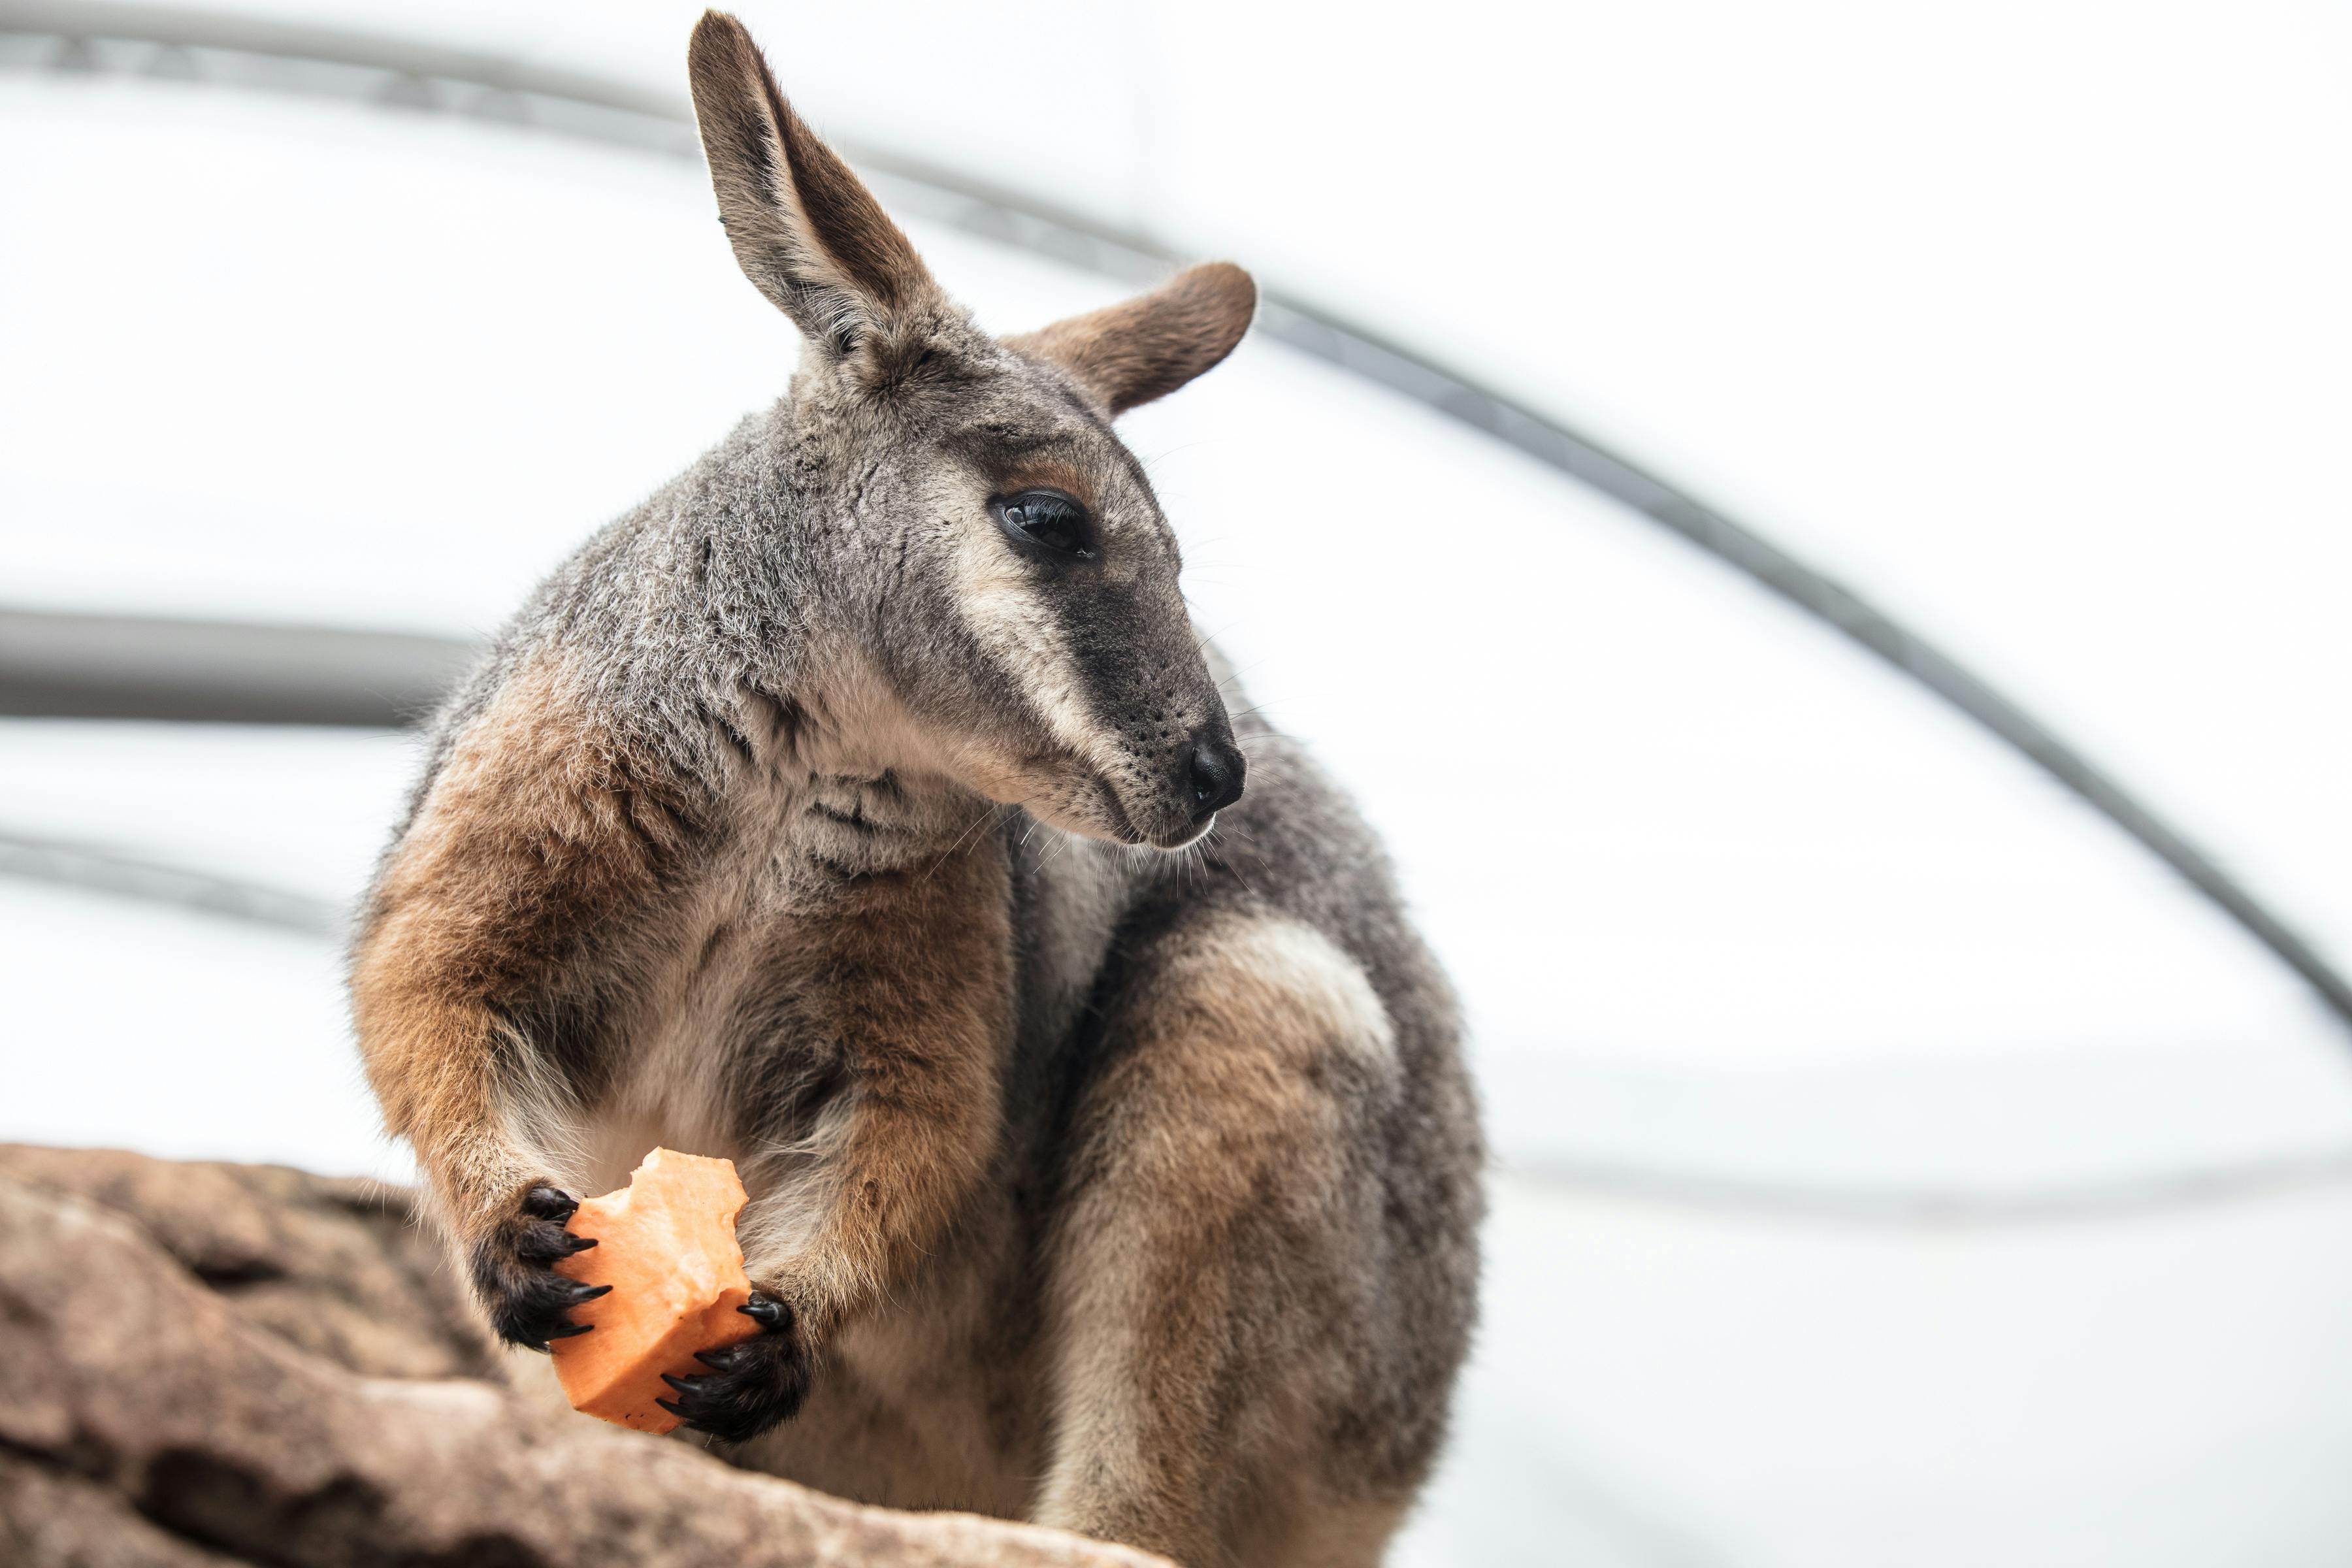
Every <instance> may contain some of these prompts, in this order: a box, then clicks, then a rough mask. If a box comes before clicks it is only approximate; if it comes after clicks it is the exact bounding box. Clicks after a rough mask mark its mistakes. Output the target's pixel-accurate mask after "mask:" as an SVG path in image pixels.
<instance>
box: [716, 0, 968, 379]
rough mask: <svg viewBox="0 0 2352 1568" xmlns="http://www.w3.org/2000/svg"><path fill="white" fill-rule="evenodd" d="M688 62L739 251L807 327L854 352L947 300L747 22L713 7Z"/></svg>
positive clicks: (812, 337) (833, 348) (827, 343)
mask: <svg viewBox="0 0 2352 1568" xmlns="http://www.w3.org/2000/svg"><path fill="white" fill-rule="evenodd" d="M687 70H688V76H689V77H690V78H691V79H692V81H693V84H694V117H695V120H696V121H697V122H698V124H699V125H700V127H701V131H702V152H703V156H704V157H705V158H707V159H708V160H709V163H710V183H711V184H712V186H713V187H714V188H716V190H717V191H718V193H719V222H721V223H723V224H724V225H726V226H727V238H728V241H729V243H730V244H731V245H733V246H734V247H735V259H736V260H737V261H738V262H739V263H740V264H741V266H742V268H743V272H744V276H746V277H748V278H750V279H751V281H752V282H753V283H754V284H755V285H757V286H758V288H759V290H760V292H761V293H762V294H765V295H766V296H767V297H768V298H769V299H771V300H774V301H775V303H776V306H777V308H778V309H780V310H782V311H783V312H784V314H786V315H787V316H790V317H791V318H792V319H793V325H795V326H797V327H798V328H800V330H801V331H802V334H803V336H805V337H806V338H808V340H809V341H810V342H814V343H817V344H820V345H822V346H823V347H824V348H825V349H827V350H829V351H830V352H832V353H835V354H846V353H850V352H851V351H853V350H855V349H856V347H857V346H858V345H859V343H860V342H863V341H865V340H866V338H867V337H869V336H874V335H880V336H884V337H887V336H891V335H894V334H895V332H896V331H897V329H898V328H899V327H900V326H903V325H905V324H906V323H907V322H908V320H909V319H910V318H912V317H914V316H916V315H917V314H919V311H920V310H921V308H922V307H923V306H924V305H926V304H929V303H930V302H932V301H933V300H936V299H937V298H938V294H939V286H938V285H937V284H935V283H934V282H932V280H931V275H930V273H929V270H928V269H926V268H924V266H923V260H922V258H921V257H919V256H917V255H916V254H915V247H914V246H913V245H911V244H909V243H908V239H907V237H906V236H905V235H904V234H901V233H900V232H899V231H898V225H896V224H894V223H892V222H891V221H890V219H889V216H887V214H885V213H884V212H883V210H882V206H881V204H880V203H878V202H877V201H876V200H875V199H874V196H873V193H871V192H869V191H868V190H866V187H865V185H864V184H861V183H859V181H858V178H857V176H856V175H855V174H851V173H850V172H849V166H848V165H847V164H845V163H843V162H842V161H841V160H840V159H839V158H837V157H835V156H834V154H833V150H832V149H831V148H829V147H827V146H826V145H825V144H824V142H820V141H818V140H817V138H816V133H815V132H813V131H811V130H810V129H809V128H808V127H807V126H806V125H805V124H803V122H802V121H801V117H800V116H799V115H797V114H794V113H793V108H792V105H791V104H789V103H786V102H785V101H784V95H783V94H782V92H781V91H780V90H778V89H777V87H776V79H775V77H774V76H773V75H772V73H771V72H770V71H769V69H768V62H767V60H766V59H765V58H762V57H761V54H760V47H759V46H758V45H757V44H754V43H753V42H752V41H751V34H750V33H748V32H746V31H744V29H743V24H742V23H740V22H739V21H737V20H736V19H735V18H734V17H732V16H729V15H727V13H725V12H723V11H706V12H704V13H703V16H702V20H701V21H700V22H698V23H697V24H695V28H694V42H693V43H692V44H691V45H689V46H688V49H687Z"/></svg>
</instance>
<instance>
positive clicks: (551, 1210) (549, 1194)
mask: <svg viewBox="0 0 2352 1568" xmlns="http://www.w3.org/2000/svg"><path fill="white" fill-rule="evenodd" d="M579 1206H580V1200H579V1199H578V1198H575V1197H573V1196H572V1194H570V1193H567V1192H565V1191H564V1190H563V1189H562V1188H561V1187H551V1186H548V1185H547V1184H544V1183H541V1184H540V1185H538V1186H535V1187H533V1188H531V1190H530V1191H529V1192H527V1193H525V1194H523V1195H522V1212H523V1213H525V1214H527V1215H530V1216H531V1217H532V1218H533V1219H570V1218H571V1217H572V1213H573V1211H574V1210H576V1209H578V1208H579Z"/></svg>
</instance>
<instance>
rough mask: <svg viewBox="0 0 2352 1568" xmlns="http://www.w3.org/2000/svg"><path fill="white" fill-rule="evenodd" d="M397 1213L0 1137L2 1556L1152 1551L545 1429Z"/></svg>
mask: <svg viewBox="0 0 2352 1568" xmlns="http://www.w3.org/2000/svg"><path fill="white" fill-rule="evenodd" d="M405 1208H406V1199H405V1198H404V1196H403V1195H402V1194H397V1193H394V1192H386V1191H383V1190H382V1189H373V1188H369V1187H365V1186H362V1185H361V1184H352V1183H339V1182H330V1181H325V1180H322V1179H320V1178H317V1177H311V1176H307V1175H304V1174H302V1173H299V1172H293V1171H283V1170H275V1169H268V1168H261V1167H244V1166H234V1165H197V1164H173V1163H166V1162H161V1161H152V1160H145V1159H142V1158H141V1157H139V1156H136V1155H125V1154H116V1153H86V1152H69V1151H58V1150H33V1149H24V1148H0V1562H5V1563H8V1564H11V1565H12V1568H15V1565H17V1564H22V1565H23V1568H69V1565H70V1568H115V1565H117V1564H125V1565H130V1568H149V1565H152V1568H223V1565H225V1564H229V1563H268V1564H272V1565H274V1568H346V1565H348V1568H394V1565H398V1568H428V1565H429V1568H573V1565H580V1568H586V1565H590V1564H613V1565H614V1568H620V1565H622V1564H627V1565H630V1568H671V1565H676V1568H686V1565H688V1564H698V1565H699V1564H724V1565H726V1568H766V1565H782V1564H831V1563H842V1564H847V1563H873V1564H894V1563H908V1564H942V1565H944V1564H948V1563H987V1564H1006V1565H1012V1564H1024V1565H1026V1564H1048V1563H1054V1564H1070V1565H1080V1564H1104V1565H1108V1564H1125V1565H1140V1564H1144V1563H1150V1562H1154V1561H1157V1560H1156V1559H1148V1558H1145V1557H1143V1556H1141V1555H1139V1554H1138V1553H1135V1552H1127V1551H1125V1550H1122V1549H1120V1548H1117V1547H1111V1546H1106V1545H1102V1544H1100V1543H1098V1542H1088V1541H1083V1540H1080V1539H1078V1538H1076V1537H1074V1536H1068V1535H1064V1534H1061V1533H1059V1532H1056V1531H1045V1530H1040V1529H1036V1528H1034V1527H1030V1526H1025V1525H1015V1524H1007V1523H1003V1522H1001V1521H992V1520H982V1519H978V1518H973V1517H971V1516H969V1515H961V1514H907V1513H898V1512H893V1511H890V1510H882V1509H874V1508H866V1507H862V1506H859V1505H856V1504H852V1503H847V1502H844V1501H841V1500H838V1499H834V1498H829V1497H825V1496H824V1495H822V1494H820V1493H816V1492H813V1491H810V1490H808V1489H804V1488H801V1487H797V1486H793V1485H792V1484H790V1483H788V1482H784V1481H781V1480H776V1479H771V1478H767V1477H761V1476H754V1475H750V1474H747V1473H745V1472H743V1471H740V1470H737V1469H734V1468H730V1467H729V1466H727V1465H724V1464H722V1463H720V1462H719V1460H717V1459H715V1458H711V1457H710V1456H709V1455H706V1454H704V1453H702V1452H700V1451H699V1450H698V1449H696V1448H694V1447H690V1446H688V1445H687V1444H683V1443H677V1442H672V1441H667V1440H664V1439H660V1438H656V1437H649V1436H643V1435H641V1434H637V1433H632V1432H625V1431H622V1430H620V1429H618V1428H615V1427H610V1426H604V1425H602V1424H600V1423H597V1422H593V1421H590V1420H588V1419H587V1418H585V1417H580V1416H571V1415H565V1416H562V1417H560V1418H556V1419H549V1418H547V1417H545V1416H543V1415H541V1414H539V1413H538V1412H537V1411H536V1410H535V1409H534V1408H533V1407H532V1406H531V1405H529V1403H528V1402H526V1401H524V1400H521V1399H519V1398H517V1397H516V1396H515V1395H513V1394H510V1393H509V1390H508V1389H507V1388H506V1387H504V1386H503V1385H502V1384H498V1383H495V1382H492V1381H488V1378H487V1376H485V1375H482V1374H484V1373H488V1369H489V1366H490V1362H489V1359H488V1356H487V1353H486V1350H485V1347H484V1346H483V1344H482V1342H481V1341H480V1340H479V1338H478V1331H477V1330H476V1328H475V1327H474V1325H473V1322H472V1319H471V1314H470V1311H468V1310H466V1309H465V1308H464V1306H463V1304H462V1303H459V1302H457V1300H456V1298H455V1297H454V1295H453V1293H452V1292H451V1290H450V1289H449V1288H448V1286H447V1284H446V1279H444V1271H443V1269H442V1267H441V1265H440V1262H439V1260H438V1258H436V1257H435V1256H434V1255H433V1253H432V1252H431V1250H430V1249H429V1248H427V1247H424V1246H423V1245H422V1244H421V1243H419V1242H418V1241H417V1239H416V1237H415V1236H414V1235H413V1233H412V1232H411V1230H410V1229H409V1227H408V1226H407V1224H406V1219H405ZM208 1279H209V1280H211V1281H214V1282H215V1283H214V1284H209V1285H208V1284H207V1283H206V1281H207V1280H208ZM415 1369H423V1370H424V1374H423V1375H419V1374H418V1372H417V1370H415ZM386 1372H390V1373H393V1375H383V1373H386ZM452 1372H456V1373H473V1374H474V1375H451V1374H450V1373H452Z"/></svg>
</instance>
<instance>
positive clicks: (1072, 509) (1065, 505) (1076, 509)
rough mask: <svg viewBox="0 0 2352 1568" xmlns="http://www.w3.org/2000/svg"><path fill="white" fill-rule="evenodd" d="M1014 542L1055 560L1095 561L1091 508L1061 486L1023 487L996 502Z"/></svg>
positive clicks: (997, 514) (999, 517)
mask: <svg viewBox="0 0 2352 1568" xmlns="http://www.w3.org/2000/svg"><path fill="white" fill-rule="evenodd" d="M992 510H994V511H995V513H996V521H998V522H999V523H1001V524H1003V528H1004V531H1005V534H1006V535H1007V536H1008V537H1009V538H1011V539H1012V541H1013V543H1014V544H1016V545H1019V546H1020V547H1021V548H1022V549H1023V550H1024V551H1026V552H1029V553H1030V554H1032V555H1037V556H1041V557H1044V558H1045V559H1047V560H1052V561H1092V560H1093V559H1094V558H1095V554H1096V552H1095V534H1094V524H1093V522H1092V521H1091V520H1089V519H1088V518H1087V509H1086V508H1084V507H1082V506H1080V505H1079V504H1078V503H1077V502H1076V501H1074V500H1071V499H1070V498H1069V497H1067V496H1066V495H1064V494H1063V493H1062V492H1061V491H1059V490H1023V491H1022V492H1021V493H1020V494H1019V495H1016V496H1007V497H1005V498H1004V499H1003V500H999V501H996V502H994V503H993V504H992Z"/></svg>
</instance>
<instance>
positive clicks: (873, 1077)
mask: <svg viewBox="0 0 2352 1568" xmlns="http://www.w3.org/2000/svg"><path fill="white" fill-rule="evenodd" d="M1010 897H1011V895H1010V889H1009V886H1008V872H1007V869H1006V865H1005V860H1004V857H1003V850H1002V848H1001V846H1000V845H999V844H998V842H997V841H996V839H995V836H994V835H990V834H984V835H982V839H981V842H979V843H977V844H974V845H971V846H968V847H964V848H963V849H961V851H957V852H951V853H950V854H948V855H947V856H945V857H944V858H941V859H940V860H937V861H933V862H930V863H929V868H928V869H923V870H915V871H909V872H906V873H901V874H898V875H896V876H891V877H887V878H882V879H877V880H876V881H874V882H873V883H871V884H870V885H861V886H857V887H855V888H854V889H845V890H844V891H843V893H842V895H841V896H840V898H839V900H838V901H837V902H836V903H835V906H834V907H833V908H832V909H830V910H828V911H827V912H826V918H824V920H822V921H812V922H809V923H808V924H806V925H805V926H804V927H803V931H802V934H801V937H800V940H799V941H798V942H795V944H794V946H795V947H796V949H797V950H798V951H797V952H796V953H795V955H794V962H793V968H795V969H799V970H802V972H803V973H804V975H805V976H806V979H807V983H808V984H807V989H806V990H805V992H804V993H803V994H804V996H805V998H806V1001H807V1004H808V1005H811V1006H812V1008H813V1009H814V1012H815V1014H816V1016H817V1017H819V1018H820V1019H822V1020H823V1026H824V1028H825V1031H826V1032H827V1033H828V1034H830V1035H831V1036H832V1037H833V1038H834V1040H835V1042H836V1046H837V1048H838V1049H839V1050H840V1052H841V1054H842V1065H843V1068H844V1076H845V1093H844V1095H843V1097H842V1100H841V1101H840V1105H839V1109H838V1113H837V1115H836V1116H835V1119H834V1121H833V1123H832V1125H831V1126H830V1128H827V1129H824V1130H822V1131H820V1132H819V1134H818V1136H817V1138H816V1140H815V1142H816V1144H817V1145H818V1147H817V1148H816V1149H815V1150H814V1160H813V1162H811V1163H809V1164H808V1165H807V1166H806V1167H805V1168H804V1170H803V1172H802V1173H800V1174H799V1176H798V1177H797V1179H787V1180H784V1181H782V1182H780V1183H779V1184H777V1185H776V1186H774V1187H773V1188H772V1189H771V1190H770V1191H768V1192H765V1193H763V1194H761V1197H759V1198H757V1199H755V1200H754V1203H753V1205H752V1209H751V1212H750V1213H748V1214H746V1215H745V1216H744V1224H743V1235H744V1243H745V1253H746V1258H745V1261H746V1267H747V1268H748V1269H749V1270H750V1272H751V1278H752V1279H753V1280H754V1281H755V1282H756V1283H758V1284H760V1285H761V1287H762V1288H763V1289H767V1290H769V1291H771V1292H772V1293H773V1294H775V1295H777V1296H779V1297H781V1298H782V1300H785V1301H787V1302H789V1303H790V1304H791V1305H792V1307H793V1310H794V1312H795V1313H796V1314H798V1315H799V1317H800V1319H801V1321H803V1324H804V1325H805V1326H806V1328H807V1331H809V1332H810V1333H811V1334H812V1335H813V1336H814V1337H816V1338H818V1339H820V1340H822V1339H823V1338H824V1337H826V1336H828V1335H829V1334H830V1333H831V1332H832V1331H834V1330H835V1329H837V1328H838V1327H839V1326H840V1325H841V1324H842V1323H844V1322H845V1321H849V1320H850V1319H853V1318H855V1317H856V1316H857V1315H859V1314H860V1313H861V1312H863V1311H865V1310H867V1309H868V1308H870V1307H872V1306H873V1305H875V1304H876V1303H877V1302H878V1301H880V1300H883V1299H885V1298H886V1297H887V1295H888V1294H889V1293H890V1292H892V1291H893V1290H895V1289H898V1287H899V1286H900V1285H901V1284H903V1283H904V1281H905V1280H906V1279H908V1277H909V1276H910V1275H911V1273H912V1272H913V1270H914V1268H915V1266H916V1265H917V1264H918V1263H919V1261H920V1259H921V1258H923V1257H924V1256H925V1255H926V1254H928V1253H929V1251H930V1250H931V1249H932V1247H934V1245H935V1244H936V1243H937V1242H938V1240H939V1238H940V1235H941V1234H942V1232H943V1231H944V1230H945V1229H946V1228H947V1226H949V1224H950V1222H951V1221H952V1220H953V1218H954V1216H955V1214H956V1212H957V1210H958V1209H959V1207H961V1205H962V1204H963V1203H964V1202H965V1200H966V1199H967V1198H968V1197H969V1196H970V1194H971V1191H972V1189H973V1188H974V1187H975V1186H977V1185H978V1184H980V1183H981V1181H982V1178H983V1177H984V1176H985V1174H986V1173H987V1170H988V1166H989V1163H990V1161H991V1159H992V1157H993V1156H994V1154H995V1152H996V1151H997V1148H998V1143H999V1138H1000V1131H1001V1128H1002V1125H1003V1078H1004V1068H1005V1062H1006V1058H1007V1055H1008V1053H1009V1051H1010V1048H1011V1038H1012V1031H1013V1019H1012V994H1013V977H1012V964H1013V957H1012V951H1013V944H1012V934H1011V912H1010ZM803 966H805V967H803Z"/></svg>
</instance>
